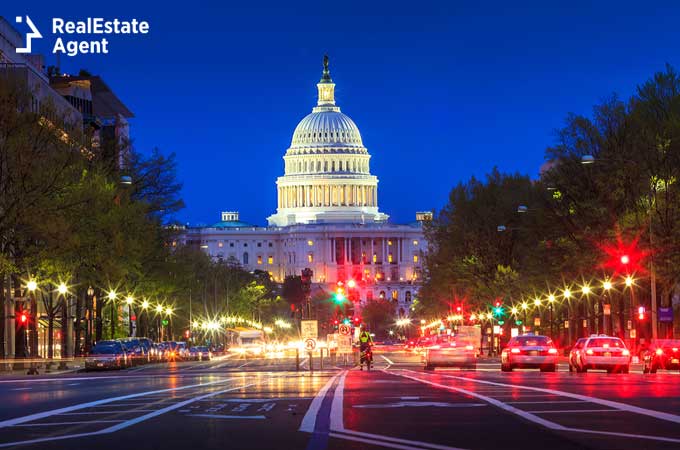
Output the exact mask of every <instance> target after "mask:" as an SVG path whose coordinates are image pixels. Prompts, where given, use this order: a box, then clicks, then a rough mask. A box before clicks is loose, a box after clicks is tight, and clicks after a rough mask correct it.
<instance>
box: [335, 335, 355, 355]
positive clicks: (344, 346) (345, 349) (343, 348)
mask: <svg viewBox="0 0 680 450" xmlns="http://www.w3.org/2000/svg"><path fill="white" fill-rule="evenodd" d="M338 353H352V338H351V337H350V336H343V335H340V336H338Z"/></svg>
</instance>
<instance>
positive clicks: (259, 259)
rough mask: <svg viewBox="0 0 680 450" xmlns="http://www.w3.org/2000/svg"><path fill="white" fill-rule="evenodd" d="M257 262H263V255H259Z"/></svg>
mask: <svg viewBox="0 0 680 450" xmlns="http://www.w3.org/2000/svg"><path fill="white" fill-rule="evenodd" d="M257 263H258V264H262V255H257Z"/></svg>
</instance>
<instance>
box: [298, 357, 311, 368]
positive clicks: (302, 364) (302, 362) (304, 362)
mask: <svg viewBox="0 0 680 450" xmlns="http://www.w3.org/2000/svg"><path fill="white" fill-rule="evenodd" d="M308 361H309V358H308V357H305V359H303V360H302V361H300V367H302V366H304V365H305V364H307V362H308Z"/></svg>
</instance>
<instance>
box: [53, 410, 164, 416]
mask: <svg viewBox="0 0 680 450" xmlns="http://www.w3.org/2000/svg"><path fill="white" fill-rule="evenodd" d="M151 411H155V409H131V410H129V411H87V412H72V413H62V414H57V416H89V415H90V414H131V413H138V412H151Z"/></svg>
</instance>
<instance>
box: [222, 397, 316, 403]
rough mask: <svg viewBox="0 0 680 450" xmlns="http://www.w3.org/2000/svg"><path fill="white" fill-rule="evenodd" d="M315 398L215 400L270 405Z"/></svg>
mask: <svg viewBox="0 0 680 450" xmlns="http://www.w3.org/2000/svg"><path fill="white" fill-rule="evenodd" d="M312 398H314V397H272V398H226V399H224V400H215V401H217V402H224V403H269V402H274V401H276V402H288V401H293V400H309V399H312Z"/></svg>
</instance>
